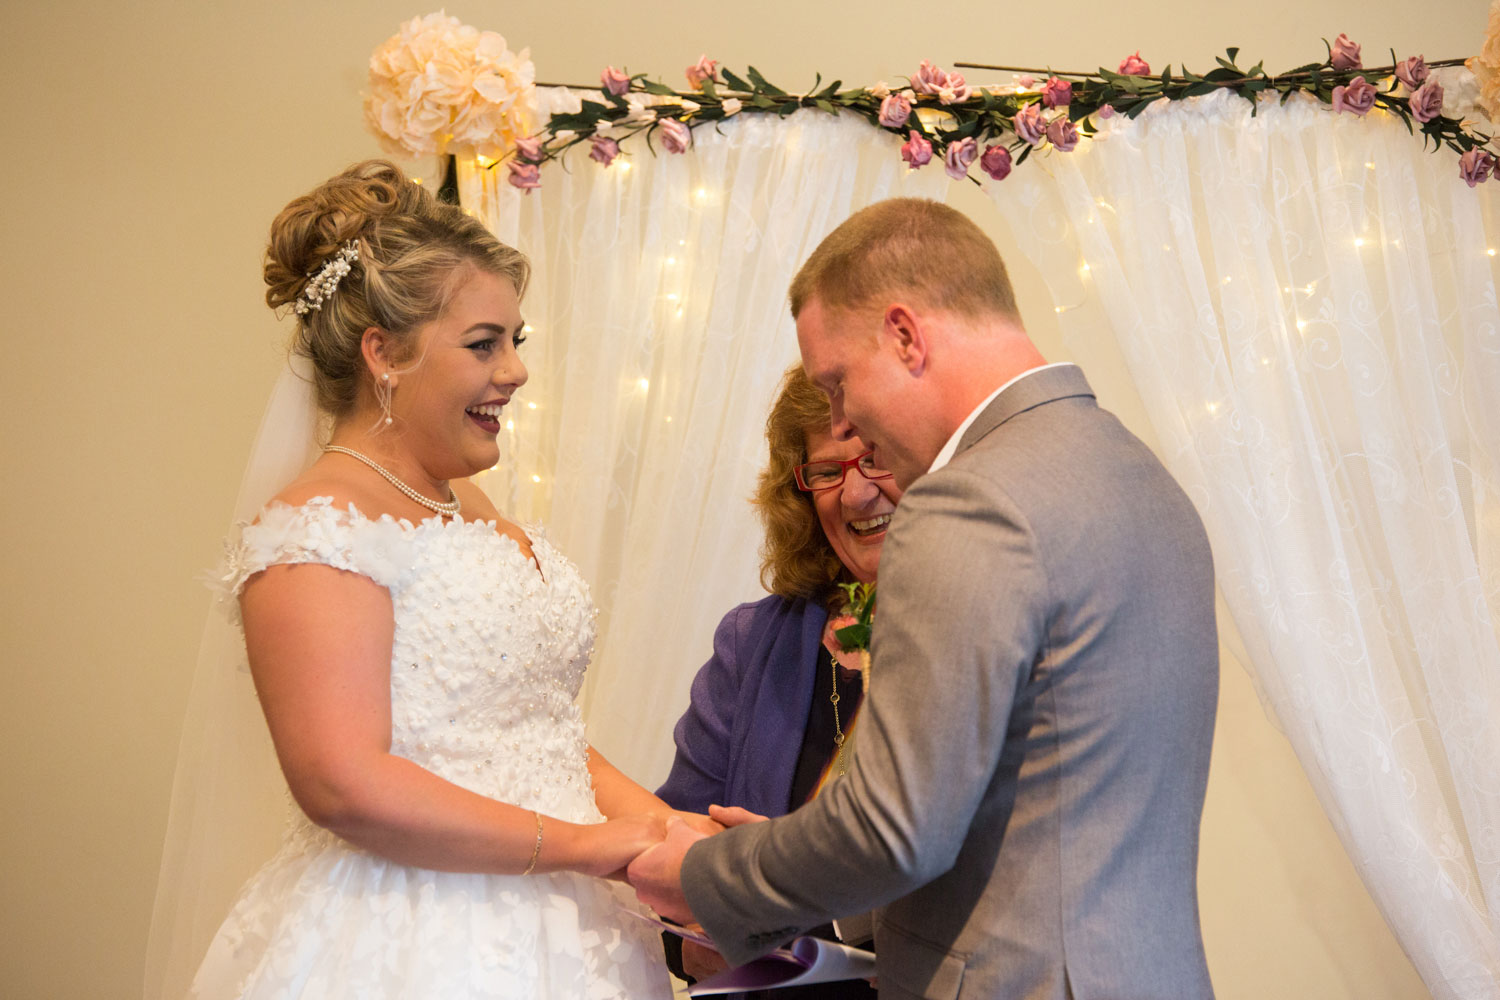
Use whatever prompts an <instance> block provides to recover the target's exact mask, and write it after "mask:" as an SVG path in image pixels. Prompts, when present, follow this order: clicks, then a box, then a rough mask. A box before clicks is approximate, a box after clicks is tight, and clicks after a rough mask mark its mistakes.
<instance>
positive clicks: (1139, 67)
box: [1120, 49, 1151, 76]
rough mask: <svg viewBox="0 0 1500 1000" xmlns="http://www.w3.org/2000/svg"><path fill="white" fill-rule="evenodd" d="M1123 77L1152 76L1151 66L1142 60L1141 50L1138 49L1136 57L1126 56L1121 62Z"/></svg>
mask: <svg viewBox="0 0 1500 1000" xmlns="http://www.w3.org/2000/svg"><path fill="white" fill-rule="evenodd" d="M1120 75H1121V76H1150V75H1151V64H1150V63H1148V62H1147V61H1146V60H1144V59H1142V58H1141V50H1140V49H1136V50H1135V55H1133V56H1126V57H1125V58H1124V59H1121V60H1120Z"/></svg>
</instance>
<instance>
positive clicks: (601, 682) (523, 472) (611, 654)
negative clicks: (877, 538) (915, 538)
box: [460, 90, 948, 787]
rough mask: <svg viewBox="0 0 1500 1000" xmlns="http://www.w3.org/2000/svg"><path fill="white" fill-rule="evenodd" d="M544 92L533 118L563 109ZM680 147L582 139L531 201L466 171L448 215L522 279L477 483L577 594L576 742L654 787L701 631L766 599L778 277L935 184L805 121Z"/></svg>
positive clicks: (788, 353) (860, 138)
mask: <svg viewBox="0 0 1500 1000" xmlns="http://www.w3.org/2000/svg"><path fill="white" fill-rule="evenodd" d="M542 94H543V98H544V102H546V103H544V107H546V106H547V103H550V104H551V105H552V106H554V107H561V106H565V105H566V104H567V103H568V102H569V101H576V100H577V97H576V96H574V95H570V94H569V92H567V91H556V90H553V91H543V92H542ZM693 140H694V148H693V149H692V150H691V151H690V152H689V153H688V154H686V155H671V154H668V153H666V152H665V151H662V150H661V148H660V144H658V152H657V155H655V156H652V155H651V153H650V152H649V151H648V150H647V149H646V146H645V143H643V142H641V141H640V140H636V141H634V142H631V143H628V144H626V149H627V150H629V153H628V154H627V156H626V157H624V158H622V159H621V160H619V161H617V162H616V163H614V164H613V165H612V166H610V167H608V168H603V167H601V166H600V165H599V164H597V163H594V162H591V161H590V160H589V159H588V158H587V156H586V153H587V146H586V145H585V146H584V147H582V148H581V149H575V150H574V152H573V153H572V154H570V155H569V157H568V158H567V160H566V162H565V164H563V165H562V166H557V165H554V166H550V167H548V168H546V169H544V171H543V186H542V187H541V189H539V190H537V191H534V192H532V193H531V194H530V195H526V194H522V193H521V192H519V191H517V190H516V189H515V188H513V187H511V186H510V185H509V184H508V183H507V182H506V179H505V177H506V171H505V168H504V166H503V165H501V166H500V167H498V168H496V169H495V170H492V171H483V170H476V169H474V168H473V167H466V168H464V169H463V170H462V171H461V176H460V196H461V200H462V202H463V204H464V205H465V206H467V207H469V208H470V209H471V210H473V211H475V212H476V213H477V214H478V215H479V217H480V218H481V219H483V220H484V221H485V222H486V223H487V224H488V225H489V226H490V227H491V228H492V229H493V230H494V231H495V232H496V233H497V234H498V235H499V236H500V238H501V239H503V240H505V241H507V242H509V243H512V244H514V245H515V246H518V247H519V248H520V249H522V250H524V251H526V252H527V253H528V254H530V255H531V258H532V261H533V264H534V265H535V274H534V277H533V280H532V285H531V288H530V290H529V291H528V293H527V295H526V297H525V299H524V301H523V303H522V308H523V312H524V314H525V316H526V318H527V322H528V323H529V324H530V325H531V326H532V327H534V335H533V339H532V340H531V341H530V342H529V343H528V344H527V345H526V346H525V347H523V348H522V357H523V358H525V360H526V362H527V365H528V367H529V369H530V371H531V381H530V384H528V385H527V386H526V387H525V388H523V389H522V390H521V392H520V393H519V394H518V395H517V396H516V400H515V402H513V403H512V404H511V407H510V409H511V413H510V414H508V417H509V419H508V420H507V422H506V424H505V430H504V431H503V432H502V434H501V442H502V458H501V461H500V464H499V466H498V467H497V468H496V469H495V470H494V471H493V472H491V473H488V474H485V475H483V476H481V477H480V482H481V484H482V485H483V486H484V487H485V489H486V490H487V491H488V492H489V493H490V495H491V496H492V497H493V498H494V499H495V501H496V503H497V505H498V506H499V507H500V508H501V509H502V510H505V511H508V512H509V513H510V514H511V515H513V516H515V517H519V518H522V519H523V520H527V521H535V522H537V523H540V524H542V525H545V526H546V529H547V530H548V532H549V534H550V537H551V538H552V539H553V540H554V541H555V542H557V543H558V545H559V546H560V548H561V549H562V550H563V551H564V552H566V553H567V554H568V555H569V556H570V557H571V558H572V559H573V560H574V561H575V562H576V563H577V564H578V565H579V567H580V568H581V569H582V571H583V574H584V576H585V577H586V578H587V579H588V580H589V581H590V583H591V585H592V587H593V590H594V599H595V601H596V602H597V603H598V605H599V608H600V617H599V635H598V640H597V646H596V652H595V656H594V663H593V666H592V668H591V669H590V672H589V680H588V682H587V685H586V687H585V689H584V695H583V707H584V712H585V718H586V719H587V720H588V726H589V735H590V739H591V740H592V741H593V742H594V745H595V746H597V747H598V748H599V749H600V751H601V752H603V753H604V754H605V756H607V757H609V758H610V760H611V761H612V762H613V763H615V764H616V765H617V766H618V767H620V768H621V769H622V770H624V771H625V772H626V773H627V774H629V775H630V776H632V777H633V778H635V779H636V780H638V781H640V782H642V783H643V784H646V785H648V786H652V787H654V784H655V783H656V782H658V781H659V780H660V779H662V778H664V777H665V776H666V771H667V768H668V767H669V766H670V764H671V760H672V749H673V748H672V733H671V723H672V722H673V721H674V720H675V719H676V718H677V716H678V715H679V714H680V713H681V711H682V709H683V708H685V707H686V704H687V692H688V682H689V680H690V679H691V677H692V675H693V673H694V672H695V671H696V670H697V668H698V667H699V666H700V665H701V664H702V662H703V661H704V660H705V659H707V657H708V654H709V652H710V647H711V642H710V640H711V638H712V635H713V629H714V626H715V625H716V624H717V623H718V621H719V619H720V617H722V616H723V615H724V614H725V613H726V612H727V611H728V610H729V609H730V608H731V607H733V606H734V605H735V604H736V603H738V602H740V601H744V600H748V599H751V598H755V597H758V596H761V595H762V594H763V593H764V591H762V590H761V588H760V586H759V585H758V582H757V578H758V567H759V559H758V549H759V545H760V539H761V532H760V528H759V525H758V523H757V521H756V520H755V516H754V513H753V511H752V509H751V507H750V505H749V502H748V497H749V495H750V493H751V491H752V489H753V487H754V482H755V476H756V473H757V471H758V470H759V469H760V467H761V465H762V464H763V463H764V460H765V450H766V449H765V437H764V429H765V420H766V414H767V411H768V410H769V408H770V403H771V399H772V397H773V395H774V391H775V388H776V384H777V382H778V380H779V379H780V377H781V374H782V372H783V371H784V370H785V369H786V366H787V365H788V364H790V363H791V362H793V361H795V360H796V359H797V342H796V331H795V327H794V325H793V323H792V320H791V317H790V315H789V314H788V311H787V287H788V285H789V284H790V282H791V279H792V276H793V275H794V274H795V273H796V269H797V267H798V266H799V265H800V264H801V263H802V261H803V260H805V259H806V257H807V255H808V254H809V253H811V252H812V250H813V248H814V247H815V246H817V244H818V242H819V241H820V240H821V239H822V238H823V236H825V235H826V234H827V233H828V232H829V231H830V230H831V229H832V228H833V227H834V226H836V225H838V223H840V222H842V221H843V220H844V219H845V218H846V217H847V216H848V215H849V214H850V213H851V212H853V211H855V210H857V209H859V208H860V207H862V206H864V205H866V204H868V203H870V202H872V201H877V200H880V199H882V198H886V197H890V196H894V195H902V194H906V195H917V196H922V197H935V198H942V197H944V194H945V193H946V190H947V186H948V182H947V178H946V177H945V176H944V175H943V173H942V171H941V170H937V169H928V170H924V171H916V172H911V173H908V170H907V167H906V164H905V163H903V162H902V160H901V159H900V157H899V155H898V154H897V149H898V147H899V143H898V142H897V141H895V140H893V139H892V137H891V136H888V135H886V134H884V133H882V132H880V131H878V130H876V129H872V128H871V127H870V126H869V125H868V124H867V123H866V122H864V121H862V120H858V119H853V118H835V117H833V116H830V115H828V114H825V113H822V112H817V111H808V110H804V111H800V112H797V113H796V114H793V115H791V116H790V117H788V118H785V119H782V118H775V117H771V116H766V115H742V116H739V117H736V118H733V119H731V120H730V121H728V122H726V123H724V124H723V125H722V126H721V127H720V128H719V129H717V130H716V129H715V128H713V127H712V126H704V127H700V128H697V129H695V130H694V131H693Z"/></svg>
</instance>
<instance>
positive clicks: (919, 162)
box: [901, 129, 932, 170]
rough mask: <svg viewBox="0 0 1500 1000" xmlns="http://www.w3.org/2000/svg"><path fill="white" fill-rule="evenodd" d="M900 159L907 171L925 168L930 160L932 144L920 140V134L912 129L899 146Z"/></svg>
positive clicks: (922, 139)
mask: <svg viewBox="0 0 1500 1000" xmlns="http://www.w3.org/2000/svg"><path fill="white" fill-rule="evenodd" d="M901 159H903V160H905V161H906V163H907V169H908V170H915V169H917V168H918V167H922V166H926V165H927V163H928V161H930V160H931V159H932V143H930V142H928V141H927V140H926V139H924V138H922V134H921V133H920V132H918V131H917V130H916V129H912V130H911V132H909V133H908V138H907V140H906V142H905V143H903V144H902V146H901Z"/></svg>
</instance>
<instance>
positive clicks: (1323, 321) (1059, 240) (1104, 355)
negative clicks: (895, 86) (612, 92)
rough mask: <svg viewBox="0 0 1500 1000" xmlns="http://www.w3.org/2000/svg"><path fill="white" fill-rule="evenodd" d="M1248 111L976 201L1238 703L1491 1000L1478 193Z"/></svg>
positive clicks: (1493, 518)
mask: <svg viewBox="0 0 1500 1000" xmlns="http://www.w3.org/2000/svg"><path fill="white" fill-rule="evenodd" d="M1250 112H1251V108H1250V105H1248V104H1247V103H1245V102H1243V101H1240V100H1238V99H1235V98H1232V97H1230V96H1229V95H1227V94H1220V95H1214V96H1212V97H1208V98H1202V99H1198V100H1196V101H1192V102H1187V103H1183V104H1176V105H1173V106H1171V107H1170V108H1160V109H1153V110H1152V111H1150V112H1148V113H1147V114H1145V115H1143V116H1142V117H1141V119H1139V120H1138V121H1134V122H1131V121H1128V120H1122V119H1115V120H1113V121H1111V122H1109V123H1107V124H1108V125H1109V128H1108V134H1107V136H1106V137H1105V138H1103V139H1101V140H1100V141H1097V142H1093V143H1087V142H1086V143H1084V144H1083V145H1081V146H1080V147H1079V149H1078V150H1077V151H1075V152H1073V153H1070V154H1058V153H1052V154H1050V155H1046V156H1042V157H1040V158H1038V159H1036V160H1033V161H1030V162H1028V163H1026V164H1023V165H1022V166H1021V167H1019V168H1018V169H1017V170H1016V172H1015V174H1014V175H1013V176H1012V177H1011V178H1010V179H1008V180H1007V181H1005V182H1004V183H1003V184H1000V185H996V186H995V187H994V188H993V189H992V195H993V198H994V200H995V202H996V204H997V205H998V206H999V207H1000V209H1001V211H1002V214H1004V215H1005V216H1006V217H1007V218H1008V220H1009V222H1010V224H1011V226H1012V228H1013V229H1014V231H1015V233H1016V235H1017V238H1018V241H1019V242H1020V243H1021V245H1022V246H1025V247H1027V250H1028V254H1029V255H1030V256H1031V257H1032V259H1033V260H1034V262H1035V263H1036V264H1037V265H1038V267H1039V269H1040V270H1041V271H1042V272H1043V273H1044V274H1045V275H1046V277H1047V280H1048V282H1049V285H1050V286H1051V289H1052V292H1053V296H1054V302H1055V305H1056V308H1057V310H1058V312H1059V313H1060V314H1061V315H1060V316H1059V320H1060V322H1061V323H1062V325H1063V329H1064V331H1065V336H1066V337H1067V338H1068V340H1069V345H1070V349H1072V350H1073V351H1074V353H1075V355H1076V356H1077V357H1078V359H1079V361H1080V362H1081V363H1082V364H1083V365H1084V367H1085V370H1088V368H1089V367H1090V365H1091V364H1094V365H1098V366H1100V367H1104V366H1107V365H1110V364H1112V363H1123V365H1124V366H1125V367H1126V368H1127V369H1128V372H1129V375H1130V377H1131V379H1132V381H1133V382H1134V385H1135V389H1136V391H1137V392H1138V394H1139V397H1140V400H1139V402H1140V404H1141V405H1143V406H1144V410H1145V412H1146V414H1147V416H1148V417H1149V421H1150V424H1151V426H1152V428H1153V429H1154V431H1155V433H1156V436H1157V438H1158V444H1159V447H1160V449H1161V451H1162V453H1163V458H1164V460H1165V461H1166V462H1167V464H1168V466H1169V468H1170V469H1171V470H1172V472H1173V474H1174V475H1175V476H1176V477H1177V478H1178V480H1179V481H1180V482H1181V483H1182V484H1183V485H1184V486H1185V487H1186V488H1187V490H1188V491H1189V493H1190V494H1191V495H1192V496H1193V498H1194V500H1195V501H1196V502H1197V504H1198V507H1199V509H1200V511H1201V512H1202V514H1203V517H1204V520H1205V521H1206V523H1207V525H1208V530H1209V534H1210V537H1211V538H1212V540H1213V547H1214V552H1215V557H1216V559H1217V568H1218V574H1219V583H1220V587H1221V589H1222V592H1223V596H1224V598H1225V601H1226V603H1227V605H1228V607H1229V609H1230V611H1231V613H1232V615H1233V619H1234V621H1233V624H1234V626H1237V628H1238V631H1239V633H1240V635H1241V636H1242V637H1243V647H1244V650H1245V654H1244V655H1245V657H1246V659H1247V662H1248V666H1249V668H1250V670H1251V671H1252V673H1253V675H1254V677H1255V679H1256V682H1257V686H1258V688H1259V690H1260V691H1261V693H1262V696H1263V698H1264V700H1265V702H1266V704H1267V706H1268V708H1269V710H1270V711H1271V712H1272V713H1273V715H1274V717H1275V719H1276V720H1277V721H1278V723H1279V725H1280V726H1281V728H1282V729H1283V730H1284V731H1285V733H1286V735H1287V737H1288V739H1289V740H1290V741H1291V743H1292V745H1293V747H1294V748H1295V750H1296V752H1297V754H1298V756H1299V758H1300V760H1301V761H1302V765H1303V767H1304V768H1305V769H1306V771H1307V773H1308V776H1309V778H1310V779H1311V781H1312V784H1313V787H1314V788H1315V789H1316V791H1317V793H1318V796H1319V798H1320V800H1321V802H1322V804H1323V807H1324V809H1325V810H1326V811H1327V813H1328V815H1329V817H1330V819H1331V820H1332V822H1333V825H1334V827H1335V829H1336V830H1337V831H1338V833H1339V836H1340V837H1341V839H1342V840H1343V843H1344V845H1345V847H1346V849H1347V850H1348V852H1349V855H1350V857H1351V858H1352V859H1353V861H1354V863H1355V865H1356V866H1357V868H1358V870H1359V871H1360V873H1361V875H1362V877H1363V879H1364V881H1365V883H1366V885H1367V886H1368V887H1369V889H1370V892H1371V895H1372V896H1373V897H1374V899H1375V901H1376V903H1377V904H1378V905H1379V907H1380V909H1381V911H1382V913H1383V914H1384V916H1385V918H1386V920H1387V921H1388V922H1389V924H1390V925H1391V928H1392V929H1393V931H1394V932H1395V934H1396V936H1397V938H1398V939H1399V940H1400V941H1401V943H1402V946H1403V947H1404V948H1405V950H1406V952H1407V954H1408V955H1409V956H1410V958H1411V959H1412V962H1413V964H1414V965H1415V966H1416V968H1417V970H1418V972H1419V973H1420V974H1421V976H1422V978H1423V980H1424V981H1425V982H1426V984H1427V986H1428V988H1429V989H1430V990H1431V991H1432V993H1433V995H1434V997H1436V998H1437V1000H1448V998H1465V1000H1479V998H1488V1000H1493V998H1497V997H1500V639H1497V630H1496V622H1497V617H1496V612H1497V611H1500V563H1497V547H1500V310H1497V303H1496V293H1495V288H1496V273H1497V272H1496V263H1495V260H1496V258H1495V253H1496V248H1497V247H1500V226H1497V224H1496V223H1497V219H1496V207H1497V206H1496V201H1497V199H1496V198H1495V194H1494V187H1495V185H1490V186H1488V188H1480V189H1479V190H1470V189H1469V188H1468V187H1467V186H1465V185H1464V184H1463V183H1462V182H1461V181H1460V180H1459V178H1458V167H1457V157H1456V155H1455V154H1453V153H1452V152H1450V151H1446V150H1445V151H1442V152H1440V153H1437V154H1433V153H1430V152H1424V151H1423V148H1422V144H1421V143H1420V142H1419V141H1417V140H1415V139H1413V138H1412V136H1410V135H1408V134H1407V130H1406V129H1405V128H1404V127H1403V126H1402V125H1401V124H1400V123H1399V122H1398V121H1396V120H1395V119H1393V118H1390V117H1386V116H1381V115H1377V114H1372V115H1371V116H1370V118H1369V119H1368V120H1361V119H1357V118H1355V117H1353V116H1351V115H1334V114H1332V113H1330V112H1328V111H1327V110H1326V109H1324V108H1321V107H1317V106H1309V105H1306V104H1303V103H1301V102H1295V101H1294V102H1293V103H1292V104H1290V105H1288V106H1286V107H1278V106H1275V105H1274V104H1270V105H1268V104H1264V103H1263V104H1262V105H1261V106H1260V108H1259V113H1258V114H1257V115H1255V116H1253V117H1252V115H1251V113H1250ZM1230 631H1232V629H1231V630H1230Z"/></svg>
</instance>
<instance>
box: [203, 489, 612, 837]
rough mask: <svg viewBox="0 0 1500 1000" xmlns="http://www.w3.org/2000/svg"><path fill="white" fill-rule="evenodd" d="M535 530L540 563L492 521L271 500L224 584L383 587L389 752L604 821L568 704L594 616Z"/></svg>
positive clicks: (235, 550)
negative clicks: (278, 571)
mask: <svg viewBox="0 0 1500 1000" xmlns="http://www.w3.org/2000/svg"><path fill="white" fill-rule="evenodd" d="M529 534H530V537H531V540H532V549H533V552H534V553H535V557H536V561H535V562H533V561H532V560H531V559H528V558H527V557H526V555H525V553H524V552H523V551H522V550H521V548H520V546H519V545H518V544H517V543H516V542H515V540H514V539H512V538H510V537H508V536H506V535H503V534H500V533H499V532H497V531H496V529H495V523H494V522H493V521H461V522H460V521H443V520H442V519H439V518H435V517H434V518H429V519H428V520H425V521H422V522H421V523H420V524H416V525H413V524H411V523H410V522H408V521H405V520H402V521H397V520H394V519H392V518H391V517H390V516H389V515H387V516H384V517H381V518H378V519H374V520H372V519H370V518H367V517H365V516H364V515H363V514H361V513H359V512H358V511H357V510H355V509H354V508H353V507H352V506H351V507H349V508H346V509H342V510H341V509H339V508H337V507H336V506H334V504H333V502H332V501H331V500H329V499H328V498H317V499H314V500H312V501H309V502H308V503H306V504H303V505H301V506H297V507H290V506H287V505H285V504H280V503H275V504H272V505H271V506H270V507H267V508H266V509H265V511H263V512H262V514H261V518H260V520H259V521H258V522H257V523H256V524H253V525H249V526H246V527H245V528H244V529H243V531H242V532H241V535H240V537H239V539H238V541H237V542H236V543H232V544H231V547H230V553H229V570H228V573H227V575H226V577H225V583H226V584H227V589H228V590H229V592H230V593H231V594H233V595H237V594H238V593H239V591H240V590H241V589H242V588H243V586H244V584H245V583H246V582H247V581H248V579H249V578H250V577H251V576H253V575H254V574H256V573H258V572H260V571H261V570H263V569H265V568H267V567H268V566H271V565H275V564H282V563H304V562H313V563H320V564H324V565H328V566H332V567H335V568H337V569H341V570H347V571H350V572H354V573H359V574H361V575H363V576H366V577H369V578H370V579H371V580H373V581H374V582H376V583H378V584H380V585H382V586H384V587H385V588H386V589H387V590H388V591H389V593H390V596H391V604H392V610H393V612H394V619H395V632H394V638H393V643H392V652H391V752H392V753H394V754H396V755H398V756H402V757H405V758H407V759H409V760H411V761H413V762H414V763H416V764H419V765H421V766H422V767H424V768H426V769H427V770H429V771H432V772H433V773H435V774H437V775H439V776H441V777H443V778H446V779H447V780H449V781H452V782H453V783H455V784H458V785H461V786H463V787H465V788H468V789H470V790H471V791H474V792H478V793H479V794H481V795H485V796H488V797H490V798H494V799H499V800H500V801H503V802H509V803H512V804H514V805H518V806H522V807H524V808H527V809H536V810H539V811H541V812H543V813H545V814H547V815H551V816H556V817H559V818H561V819H566V820H569V821H571V822H584V823H587V822H598V821H599V820H600V819H601V817H600V815H599V813H598V810H597V808H596V807H595V805H594V797H593V792H592V789H591V787H590V784H589V774H588V769H587V745H586V743H585V739H584V731H583V721H582V718H581V715H580V712H579V709H578V706H577V705H576V704H575V703H574V699H575V698H576V697H577V694H578V691H579V688H580V686H581V685H582V683H583V676H584V670H585V668H586V667H587V665H588V661H589V657H590V655H591V654H592V651H593V640H594V617H595V615H596V612H595V609H594V606H593V602H592V601H591V600H590V598H589V591H588V585H587V584H586V583H585V582H584V580H583V578H582V577H581V576H580V575H579V573H578V570H577V569H576V568H575V567H574V566H573V564H572V563H571V562H569V561H568V560H567V558H566V557H564V556H563V555H562V554H560V553H559V552H558V551H557V550H556V549H554V548H553V547H552V546H551V544H550V543H549V542H548V541H547V539H546V537H545V536H544V535H543V534H542V533H540V532H539V531H536V530H535V529H532V530H531V531H530V532H529ZM301 824H306V820H305V819H303V820H301ZM304 832H305V833H308V834H313V833H314V830H313V829H312V828H311V827H310V824H307V825H306V828H305V829H304Z"/></svg>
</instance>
